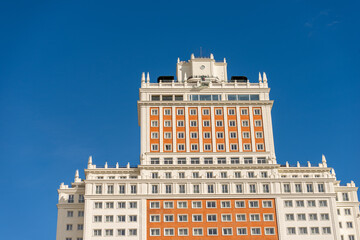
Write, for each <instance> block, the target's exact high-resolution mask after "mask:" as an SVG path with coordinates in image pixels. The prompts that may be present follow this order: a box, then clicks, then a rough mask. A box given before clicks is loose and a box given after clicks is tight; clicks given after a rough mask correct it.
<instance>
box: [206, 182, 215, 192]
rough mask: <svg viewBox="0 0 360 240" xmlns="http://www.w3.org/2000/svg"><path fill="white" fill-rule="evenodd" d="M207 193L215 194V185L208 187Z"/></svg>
mask: <svg viewBox="0 0 360 240" xmlns="http://www.w3.org/2000/svg"><path fill="white" fill-rule="evenodd" d="M207 189H208V190H207V193H214V192H215V191H214V185H213V184H208V185H207Z"/></svg>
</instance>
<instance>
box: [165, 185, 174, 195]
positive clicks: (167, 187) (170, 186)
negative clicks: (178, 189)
mask: <svg viewBox="0 0 360 240" xmlns="http://www.w3.org/2000/svg"><path fill="white" fill-rule="evenodd" d="M165 193H172V185H171V184H166V185H165Z"/></svg>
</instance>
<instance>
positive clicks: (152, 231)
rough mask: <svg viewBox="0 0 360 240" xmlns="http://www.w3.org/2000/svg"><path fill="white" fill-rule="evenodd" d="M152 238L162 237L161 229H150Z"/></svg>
mask: <svg viewBox="0 0 360 240" xmlns="http://www.w3.org/2000/svg"><path fill="white" fill-rule="evenodd" d="M150 236H160V228H150Z"/></svg>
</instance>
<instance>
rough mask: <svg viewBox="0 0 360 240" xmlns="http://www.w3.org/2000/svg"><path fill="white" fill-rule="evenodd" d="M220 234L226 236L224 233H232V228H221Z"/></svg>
mask: <svg viewBox="0 0 360 240" xmlns="http://www.w3.org/2000/svg"><path fill="white" fill-rule="evenodd" d="M222 234H223V235H224V236H226V235H232V234H233V233H232V228H222Z"/></svg>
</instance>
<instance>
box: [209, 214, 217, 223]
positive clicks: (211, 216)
mask: <svg viewBox="0 0 360 240" xmlns="http://www.w3.org/2000/svg"><path fill="white" fill-rule="evenodd" d="M207 221H208V222H217V215H216V214H208V215H207Z"/></svg>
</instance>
